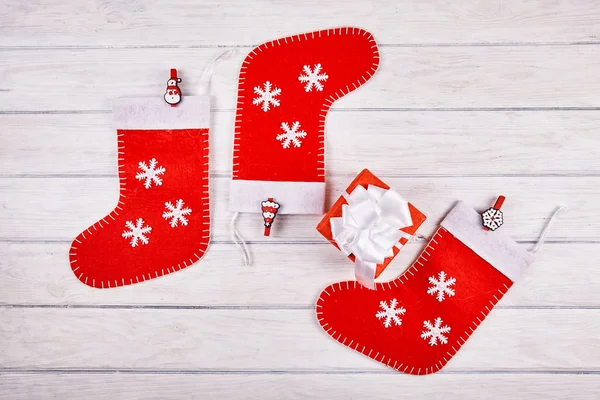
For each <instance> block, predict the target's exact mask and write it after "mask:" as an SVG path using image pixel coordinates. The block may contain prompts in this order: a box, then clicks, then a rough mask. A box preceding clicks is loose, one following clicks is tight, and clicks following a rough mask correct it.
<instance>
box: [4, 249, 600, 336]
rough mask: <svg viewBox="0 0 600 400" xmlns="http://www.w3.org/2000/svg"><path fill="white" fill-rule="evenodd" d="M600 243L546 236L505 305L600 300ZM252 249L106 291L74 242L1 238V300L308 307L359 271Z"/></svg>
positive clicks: (398, 263)
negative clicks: (79, 263)
mask: <svg viewBox="0 0 600 400" xmlns="http://www.w3.org/2000/svg"><path fill="white" fill-rule="evenodd" d="M423 246H424V243H409V244H408V245H407V246H405V247H404V249H403V250H402V252H401V253H400V254H399V255H398V256H397V257H396V259H395V260H394V262H393V263H392V264H390V266H389V267H388V268H387V269H386V270H385V272H384V273H383V275H382V276H381V278H380V281H381V282H385V281H387V280H390V279H393V278H395V277H396V276H397V275H399V274H400V273H402V272H403V271H404V270H405V269H406V268H407V267H408V266H409V265H410V264H411V263H412V262H414V260H415V259H416V257H417V255H418V254H419V253H420V252H421V250H422V249H423ZM523 246H524V247H526V248H530V247H532V245H531V244H527V243H525V244H523ZM599 249H600V244H598V243H548V244H547V245H546V246H545V247H544V248H543V250H542V251H541V252H540V253H538V255H537V261H536V262H535V263H534V264H533V266H532V267H531V268H530V269H529V270H528V271H527V272H526V273H525V275H523V277H522V280H521V281H518V282H517V283H516V284H515V285H514V286H513V287H512V288H511V290H510V291H509V292H508V293H507V295H506V296H505V297H504V298H503V299H502V302H501V303H500V305H499V306H500V307H534V308H535V307H538V308H539V307H600V291H598V290H597V288H598V287H599V286H600V274H598V273H597V269H598V268H597V265H596V264H595V263H590V262H589V260H590V256H592V255H594V254H598V251H599ZM250 250H251V253H252V258H253V260H254V265H252V266H251V267H245V266H244V265H243V263H242V261H241V258H240V256H239V255H238V253H237V249H236V248H235V246H234V245H233V244H230V243H216V244H212V245H211V246H210V250H209V251H208V252H207V253H206V255H205V256H204V258H202V259H201V260H200V261H199V262H197V263H196V264H194V265H193V266H191V267H189V268H187V269H185V270H183V271H180V272H177V273H175V274H171V275H168V276H165V277H160V278H158V279H154V280H152V281H149V282H144V283H143V284H140V285H134V286H125V287H120V288H116V289H111V290H108V291H105V290H98V289H92V288H90V287H88V286H85V285H84V284H82V283H80V282H79V281H78V280H77V279H76V277H75V275H73V273H72V272H71V268H70V267H69V265H68V262H67V261H66V260H67V254H68V251H69V243H68V242H63V243H56V242H48V243H43V242H34V243H27V242H26V243H2V244H0V305H6V304H18V305H58V306H65V305H66V306H68V305H78V306H85V305H89V306H100V305H102V306H110V305H114V306H119V305H128V306H136V305H139V306H147V307H152V306H186V307H189V306H204V307H229V306H233V307H244V306H249V307H265V306H268V307H273V306H277V307H306V308H309V307H313V305H314V303H315V301H316V299H317V296H318V294H319V293H320V292H321V290H322V289H324V288H325V287H326V286H327V285H329V284H330V283H334V282H337V281H341V280H353V279H354V275H353V274H354V272H353V265H352V264H351V262H350V261H349V260H345V259H344V257H343V255H342V254H341V253H339V251H338V250H337V249H335V248H334V247H333V246H331V245H330V244H328V243H323V244H314V245H303V244H296V243H291V244H287V243H256V244H252V245H251V246H250ZM282 260H285V261H282ZM306 328H310V329H312V326H311V327H308V326H307V327H306Z"/></svg>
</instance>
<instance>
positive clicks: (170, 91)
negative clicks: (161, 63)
mask: <svg viewBox="0 0 600 400" xmlns="http://www.w3.org/2000/svg"><path fill="white" fill-rule="evenodd" d="M180 82H181V78H178V77H177V70H176V69H175V68H171V77H170V78H169V80H168V81H167V91H166V92H165V101H166V102H167V103H168V104H170V105H171V107H175V106H176V105H177V104H179V102H180V101H181V89H179V86H178V85H177V84H178V83H180Z"/></svg>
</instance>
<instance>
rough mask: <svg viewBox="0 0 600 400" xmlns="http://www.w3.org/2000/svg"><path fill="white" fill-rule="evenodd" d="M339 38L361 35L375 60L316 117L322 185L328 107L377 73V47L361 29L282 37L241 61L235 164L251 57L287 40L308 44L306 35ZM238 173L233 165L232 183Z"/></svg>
mask: <svg viewBox="0 0 600 400" xmlns="http://www.w3.org/2000/svg"><path fill="white" fill-rule="evenodd" d="M342 34H352V35H361V36H365V37H368V38H369V41H370V42H371V49H372V51H373V58H374V59H375V62H374V63H373V65H372V66H371V70H370V71H367V72H366V74H365V75H363V76H362V77H361V78H359V79H358V80H356V81H355V82H353V83H351V84H350V85H348V86H346V87H345V88H342V89H340V90H339V91H337V92H336V93H333V94H332V95H331V96H329V97H328V98H326V99H325V103H326V104H325V107H324V108H323V109H322V110H321V113H320V114H319V131H318V137H319V148H318V151H319V153H318V154H317V163H318V164H321V165H320V166H319V167H317V171H318V172H319V173H318V176H319V177H321V178H322V179H323V182H324V181H325V119H326V115H327V111H328V110H329V108H330V107H331V105H332V104H333V103H334V102H335V101H336V100H337V99H339V98H340V97H342V96H345V95H346V94H348V93H350V92H352V91H353V90H356V89H358V88H359V87H360V86H362V85H364V84H365V83H366V82H367V81H368V80H369V79H370V78H371V77H372V76H373V75H374V74H375V72H376V71H377V68H378V67H379V50H378V48H377V43H376V42H375V39H374V38H373V35H371V33H369V32H367V31H365V30H364V29H361V28H353V27H345V28H335V29H326V30H321V31H316V32H309V33H304V34H301V35H293V36H287V37H284V38H282V39H276V40H272V41H270V42H266V43H263V44H261V45H259V46H258V47H256V48H255V49H254V50H252V51H251V52H250V53H249V54H248V55H247V56H246V58H245V59H244V61H243V62H242V67H241V69H240V75H239V78H238V80H239V87H238V102H237V111H236V116H235V133H234V137H233V160H235V159H236V158H239V156H238V154H237V152H238V151H239V145H240V144H239V139H240V138H239V136H240V135H241V131H240V129H241V126H240V125H239V124H240V122H241V120H242V118H243V114H244V108H243V107H244V98H245V93H244V89H243V88H242V87H241V86H242V85H241V83H243V82H244V81H245V79H246V78H245V76H244V75H245V74H246V68H247V67H248V64H250V60H252V59H253V58H254V56H255V55H256V54H258V52H261V53H262V51H263V48H264V49H265V50H266V49H268V48H269V46H271V47H275V45H277V46H281V45H282V43H287V42H288V40H289V41H290V42H294V40H297V41H302V40H309V35H310V36H311V38H312V39H314V38H315V37H316V36H318V37H321V36H325V35H327V36H330V35H342ZM238 173H239V163H235V162H234V163H233V170H232V178H233V179H238V178H239V176H238Z"/></svg>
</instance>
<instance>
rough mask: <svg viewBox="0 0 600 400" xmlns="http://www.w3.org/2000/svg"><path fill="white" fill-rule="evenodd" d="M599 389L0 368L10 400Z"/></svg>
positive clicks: (531, 379) (566, 394) (473, 396)
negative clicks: (5, 370) (11, 371)
mask: <svg viewBox="0 0 600 400" xmlns="http://www.w3.org/2000/svg"><path fill="white" fill-rule="evenodd" d="M599 389H600V384H599V382H598V377H597V376H595V375H582V374H579V375H566V374H535V373H525V374H507V373H497V374H452V373H439V374H436V375H428V376H422V377H418V378H417V379H415V378H414V377H412V376H408V375H403V374H397V373H393V372H390V373H384V372H383V371H382V372H381V373H377V374H376V373H366V374H365V373H348V374H327V375H326V376H324V375H322V374H318V373H300V374H290V373H287V374H269V373H260V374H256V373H254V374H244V373H241V374H239V373H238V374H218V373H215V374H211V373H206V374H205V373H200V374H182V375H176V374H164V373H162V374H161V373H157V374H148V375H144V374H139V373H127V372H120V373H112V374H103V373H95V372H93V371H92V372H91V373H82V372H74V373H69V374H63V373H49V374H35V373H34V374H31V373H26V374H22V373H5V374H2V375H0V397H1V396H2V395H4V396H6V397H7V398H10V399H11V400H30V399H63V400H71V399H73V400H79V399H81V398H86V399H88V400H96V399H106V398H107V397H110V395H113V394H114V395H118V397H119V399H122V400H133V399H143V400H171V399H173V400H180V399H198V400H200V399H206V398H220V399H252V400H254V399H268V400H271V399H273V400H275V399H291V400H294V399H314V400H330V399H336V398H348V397H349V396H354V397H355V398H363V399H365V398H376V399H381V400H388V399H389V400H397V399H407V400H408V399H410V400H412V399H415V398H419V399H421V398H438V397H444V398H456V399H462V400H481V398H482V397H485V398H486V399H515V398H518V397H517V396H521V397H520V398H524V399H525V398H531V399H539V398H542V399H544V400H564V399H577V400H583V399H589V400H595V399H596V393H597V392H598V390H599Z"/></svg>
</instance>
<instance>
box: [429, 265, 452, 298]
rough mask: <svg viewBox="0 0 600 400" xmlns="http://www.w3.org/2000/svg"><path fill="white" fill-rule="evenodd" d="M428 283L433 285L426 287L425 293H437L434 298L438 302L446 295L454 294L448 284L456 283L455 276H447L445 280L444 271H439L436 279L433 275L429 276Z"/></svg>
mask: <svg viewBox="0 0 600 400" xmlns="http://www.w3.org/2000/svg"><path fill="white" fill-rule="evenodd" d="M429 283H430V284H431V285H433V286H431V287H430V288H429V289H427V294H431V295H433V294H437V295H436V298H437V299H438V301H439V302H442V301H444V299H445V298H446V295H448V297H452V296H454V294H455V292H454V289H452V288H451V287H450V286H452V285H454V284H455V283H456V278H448V280H446V273H445V272H444V271H441V272H440V273H439V274H438V279H436V278H435V276H430V277H429Z"/></svg>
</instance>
